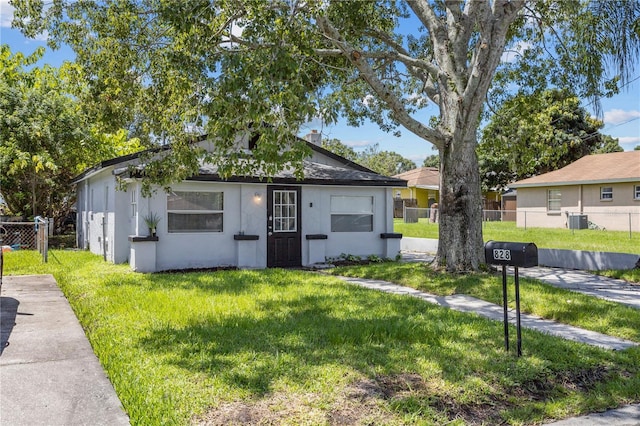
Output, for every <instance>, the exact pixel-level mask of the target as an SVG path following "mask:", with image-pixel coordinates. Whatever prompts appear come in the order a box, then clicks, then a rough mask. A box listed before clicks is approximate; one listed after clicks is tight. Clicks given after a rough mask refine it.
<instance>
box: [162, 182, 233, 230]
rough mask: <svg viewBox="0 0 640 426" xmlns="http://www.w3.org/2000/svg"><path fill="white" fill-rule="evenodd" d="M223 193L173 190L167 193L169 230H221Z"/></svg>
mask: <svg viewBox="0 0 640 426" xmlns="http://www.w3.org/2000/svg"><path fill="white" fill-rule="evenodd" d="M223 213H224V193H222V192H196V191H175V192H172V193H170V194H167V220H168V225H167V227H168V228H167V229H168V231H169V232H172V233H178V232H185V233H186V232H222V230H223Z"/></svg>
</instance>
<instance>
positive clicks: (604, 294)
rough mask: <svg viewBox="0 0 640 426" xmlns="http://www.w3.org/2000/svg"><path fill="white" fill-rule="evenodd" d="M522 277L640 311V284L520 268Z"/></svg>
mask: <svg viewBox="0 0 640 426" xmlns="http://www.w3.org/2000/svg"><path fill="white" fill-rule="evenodd" d="M512 275H513V271H512ZM520 276H525V277H529V278H535V279H537V280H540V281H544V282H546V283H548V284H551V285H553V286H556V287H561V288H564V289H567V290H571V291H576V292H578V293H584V294H587V295H589V296H594V297H598V298H600V299H605V300H609V301H611V302H616V303H621V304H623V305H627V306H631V307H632V308H636V309H640V284H630V283H628V282H627V281H624V280H615V279H612V278H607V277H603V276H600V275H593V274H589V273H587V272H583V271H574V270H571V271H568V270H564V269H556V268H541V267H538V268H526V269H524V268H520Z"/></svg>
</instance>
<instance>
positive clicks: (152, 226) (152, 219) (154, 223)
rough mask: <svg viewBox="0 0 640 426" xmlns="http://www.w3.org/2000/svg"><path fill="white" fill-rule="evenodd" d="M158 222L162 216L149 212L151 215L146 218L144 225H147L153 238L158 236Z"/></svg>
mask: <svg viewBox="0 0 640 426" xmlns="http://www.w3.org/2000/svg"><path fill="white" fill-rule="evenodd" d="M158 222H160V216H159V215H157V214H155V213H154V212H149V214H148V215H146V216H145V217H144V223H146V224H147V227H148V228H149V235H150V236H152V237H155V236H156V231H157V227H158Z"/></svg>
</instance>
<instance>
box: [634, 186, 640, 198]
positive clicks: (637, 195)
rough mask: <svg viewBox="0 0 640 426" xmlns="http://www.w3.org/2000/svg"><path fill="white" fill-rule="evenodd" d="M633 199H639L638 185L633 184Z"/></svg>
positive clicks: (639, 189)
mask: <svg viewBox="0 0 640 426" xmlns="http://www.w3.org/2000/svg"><path fill="white" fill-rule="evenodd" d="M633 199H634V200H640V185H635V186H634V187H633Z"/></svg>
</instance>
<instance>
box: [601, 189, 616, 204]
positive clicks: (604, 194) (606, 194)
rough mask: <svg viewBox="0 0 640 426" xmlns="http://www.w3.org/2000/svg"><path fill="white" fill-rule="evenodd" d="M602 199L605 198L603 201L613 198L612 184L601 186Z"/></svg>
mask: <svg viewBox="0 0 640 426" xmlns="http://www.w3.org/2000/svg"><path fill="white" fill-rule="evenodd" d="M600 200H603V201H611V200H613V188H612V187H610V186H603V187H600Z"/></svg>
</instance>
